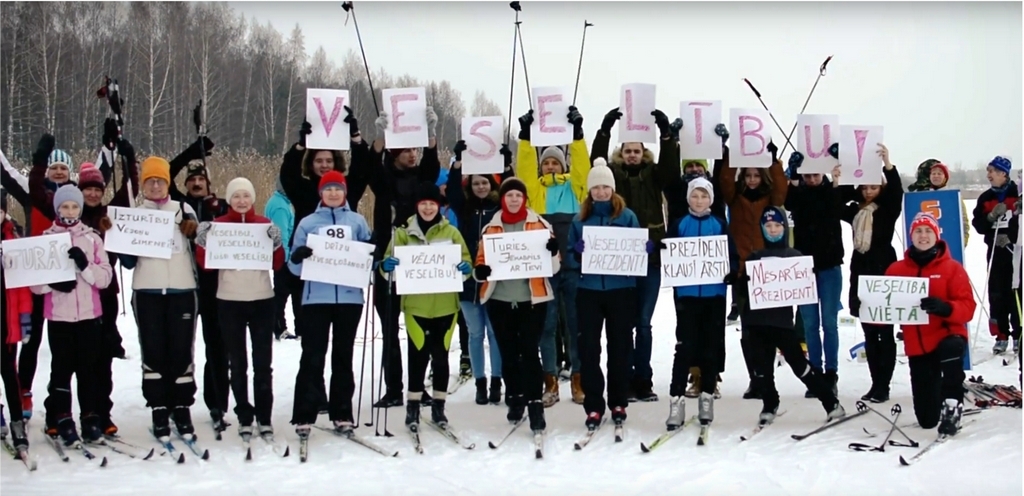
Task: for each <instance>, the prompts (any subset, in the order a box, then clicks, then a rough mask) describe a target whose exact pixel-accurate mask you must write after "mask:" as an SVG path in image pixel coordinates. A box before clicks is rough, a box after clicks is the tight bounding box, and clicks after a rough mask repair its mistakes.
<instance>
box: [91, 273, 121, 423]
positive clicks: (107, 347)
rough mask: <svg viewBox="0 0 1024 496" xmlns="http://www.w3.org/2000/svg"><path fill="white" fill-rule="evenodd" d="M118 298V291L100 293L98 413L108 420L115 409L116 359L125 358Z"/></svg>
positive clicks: (97, 376) (97, 365)
mask: <svg viewBox="0 0 1024 496" xmlns="http://www.w3.org/2000/svg"><path fill="white" fill-rule="evenodd" d="M117 297H118V294H117V291H108V290H106V289H104V290H101V291H100V306H101V307H102V308H103V315H102V316H101V317H100V331H101V333H102V335H103V336H102V339H101V341H102V345H101V350H100V354H99V359H98V360H97V362H96V397H97V405H96V413H97V414H98V415H99V416H100V417H103V418H108V419H109V418H110V413H111V411H112V410H113V409H114V400H113V393H114V370H113V369H114V358H116V357H123V356H124V348H123V347H122V346H121V333H120V331H118V329H117V313H118V312H119V311H120V305H119V304H118V301H117Z"/></svg>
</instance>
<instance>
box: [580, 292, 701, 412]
mask: <svg viewBox="0 0 1024 496" xmlns="http://www.w3.org/2000/svg"><path fill="white" fill-rule="evenodd" d="M635 306H636V289H635V288H622V289H612V290H608V291H595V290H592V289H584V288H578V289H577V290H576V309H577V311H576V314H577V322H578V325H579V331H580V335H579V341H578V342H579V354H580V380H581V382H582V386H583V394H584V400H583V410H584V411H586V412H587V413H588V414H590V413H595V412H596V413H599V414H601V415H604V411H605V406H606V404H605V398H604V392H605V391H604V389H605V377H604V374H603V373H602V372H601V330H602V328H604V329H605V330H606V332H607V341H608V365H607V368H608V401H607V406H608V407H611V408H615V407H619V406H621V407H623V408H625V407H626V406H628V404H629V401H628V399H627V398H628V395H629V372H630V371H629V355H630V354H631V353H633V325H634V324H635V323H636V320H635V319H634V318H633V316H634V315H636V308H635ZM684 380H685V379H684Z"/></svg>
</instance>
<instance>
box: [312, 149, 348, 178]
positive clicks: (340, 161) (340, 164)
mask: <svg viewBox="0 0 1024 496" xmlns="http://www.w3.org/2000/svg"><path fill="white" fill-rule="evenodd" d="M322 151H329V152H331V155H334V170H336V171H338V172H340V173H342V174H345V173H346V171H347V170H348V169H347V167H345V156H344V155H342V154H341V151H339V150H314V149H312V148H307V149H306V153H304V154H303V155H302V177H306V178H314V177H319V176H317V175H316V174H314V173H313V157H315V156H316V154H317V152H322Z"/></svg>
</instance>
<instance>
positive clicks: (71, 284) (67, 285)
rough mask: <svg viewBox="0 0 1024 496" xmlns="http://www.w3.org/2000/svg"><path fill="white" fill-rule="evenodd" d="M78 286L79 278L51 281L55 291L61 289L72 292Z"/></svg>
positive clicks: (61, 290) (63, 291) (62, 291)
mask: <svg viewBox="0 0 1024 496" xmlns="http://www.w3.org/2000/svg"><path fill="white" fill-rule="evenodd" d="M77 286H78V278H75V279H72V280H70V281H65V282H54V283H50V287H51V288H53V290H54V291H60V292H61V293H70V292H72V291H74V290H75V287H77Z"/></svg>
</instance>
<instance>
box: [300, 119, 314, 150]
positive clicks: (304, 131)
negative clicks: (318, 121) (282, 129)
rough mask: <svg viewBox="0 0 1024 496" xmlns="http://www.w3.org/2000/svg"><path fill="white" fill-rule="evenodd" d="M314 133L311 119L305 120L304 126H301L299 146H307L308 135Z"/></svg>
mask: <svg viewBox="0 0 1024 496" xmlns="http://www.w3.org/2000/svg"><path fill="white" fill-rule="evenodd" d="M310 134H313V125H312V124H310V123H309V121H306V120H303V121H302V127H300V128H299V146H301V147H303V148H305V147H306V136H308V135H310Z"/></svg>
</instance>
